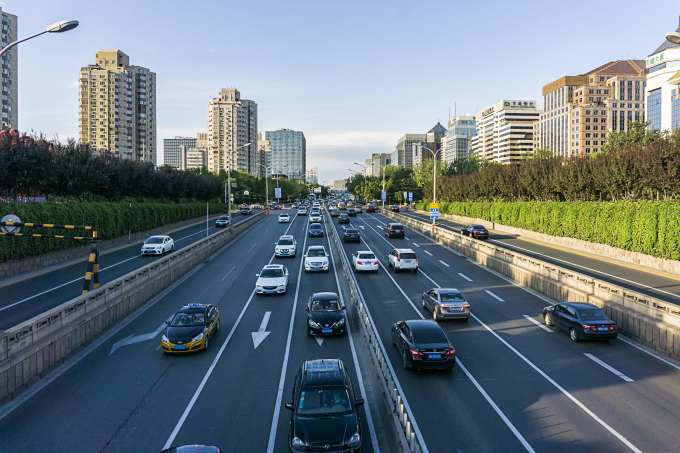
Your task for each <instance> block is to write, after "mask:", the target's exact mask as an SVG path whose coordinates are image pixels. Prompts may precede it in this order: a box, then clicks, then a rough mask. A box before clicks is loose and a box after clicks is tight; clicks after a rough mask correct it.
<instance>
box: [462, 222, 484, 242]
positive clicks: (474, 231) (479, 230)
mask: <svg viewBox="0 0 680 453" xmlns="http://www.w3.org/2000/svg"><path fill="white" fill-rule="evenodd" d="M460 234H462V235H463V236H470V237H471V238H475V239H489V230H487V229H486V228H484V226H483V225H468V226H466V227H465V228H463V229H461V230H460Z"/></svg>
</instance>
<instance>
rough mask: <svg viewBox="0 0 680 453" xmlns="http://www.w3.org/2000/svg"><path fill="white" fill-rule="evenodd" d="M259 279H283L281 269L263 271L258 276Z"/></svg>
mask: <svg viewBox="0 0 680 453" xmlns="http://www.w3.org/2000/svg"><path fill="white" fill-rule="evenodd" d="M260 277H261V278H279V277H283V269H263V270H262V273H261V274H260Z"/></svg>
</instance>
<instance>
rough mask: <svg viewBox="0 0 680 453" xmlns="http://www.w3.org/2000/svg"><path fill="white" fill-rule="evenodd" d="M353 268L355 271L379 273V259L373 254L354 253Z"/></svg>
mask: <svg viewBox="0 0 680 453" xmlns="http://www.w3.org/2000/svg"><path fill="white" fill-rule="evenodd" d="M352 266H353V267H354V271H355V272H357V271H373V272H378V266H379V265H378V258H376V257H375V255H374V254H373V252H366V251H361V252H354V253H353V254H352Z"/></svg>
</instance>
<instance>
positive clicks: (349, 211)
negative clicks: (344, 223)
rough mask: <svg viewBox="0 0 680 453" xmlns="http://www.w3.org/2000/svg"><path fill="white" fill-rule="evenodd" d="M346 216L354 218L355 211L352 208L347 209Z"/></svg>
mask: <svg viewBox="0 0 680 453" xmlns="http://www.w3.org/2000/svg"><path fill="white" fill-rule="evenodd" d="M347 215H348V216H350V217H356V216H357V211H356V209H354V208H347Z"/></svg>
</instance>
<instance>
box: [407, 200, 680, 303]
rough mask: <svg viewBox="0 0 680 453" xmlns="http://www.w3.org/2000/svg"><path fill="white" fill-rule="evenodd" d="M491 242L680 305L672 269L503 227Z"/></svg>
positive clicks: (444, 223)
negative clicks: (598, 254) (545, 240)
mask: <svg viewBox="0 0 680 453" xmlns="http://www.w3.org/2000/svg"><path fill="white" fill-rule="evenodd" d="M400 214H402V215H405V216H408V217H411V218H414V219H416V220H420V221H427V222H428V223H429V222H431V220H430V219H429V217H428V216H426V215H425V214H420V213H416V212H400ZM437 225H438V226H439V227H442V228H446V229H448V230H451V231H455V232H456V233H460V229H461V228H463V227H465V226H466V224H462V223H458V222H454V221H451V220H444V219H440V220H437ZM489 242H491V243H493V244H496V245H498V246H501V247H504V248H508V249H511V250H514V251H516V252H517V253H522V254H524V255H528V256H531V257H534V258H536V259H539V260H542V261H546V262H549V263H552V264H554V265H556V266H560V267H564V268H567V269H571V270H573V271H575V272H579V273H581V274H584V275H589V276H591V277H594V278H597V279H600V280H603V281H606V282H609V283H612V284H615V285H618V286H622V287H624V288H628V289H630V290H633V291H637V292H640V293H642V294H647V295H650V296H653V297H658V298H659V299H662V300H664V301H668V302H671V303H674V304H676V305H680V277H677V276H673V275H670V274H668V273H664V272H661V271H654V270H652V269H646V268H642V267H640V266H635V265H633V264H628V263H624V262H621V261H617V260H614V259H611V258H607V257H602V258H598V257H596V256H593V255H592V254H585V253H582V252H580V251H577V250H573V251H570V250H568V249H567V248H566V247H561V246H551V245H548V244H545V243H541V242H539V241H533V240H531V239H527V238H523V237H521V236H514V235H511V234H508V233H504V232H502V231H493V230H491V231H489Z"/></svg>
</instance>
